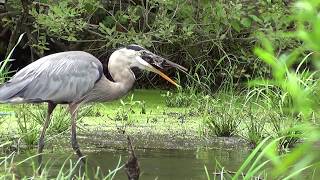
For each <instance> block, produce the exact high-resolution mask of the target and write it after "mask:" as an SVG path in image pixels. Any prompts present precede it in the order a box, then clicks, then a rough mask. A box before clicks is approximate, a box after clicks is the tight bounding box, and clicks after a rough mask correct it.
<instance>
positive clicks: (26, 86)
mask: <svg viewBox="0 0 320 180" xmlns="http://www.w3.org/2000/svg"><path fill="white" fill-rule="evenodd" d="M102 75H103V67H102V64H101V63H100V62H99V60H98V59H97V58H95V57H94V56H92V55H91V54H88V53H85V52H81V51H70V52H63V53H57V54H53V55H49V56H46V57H43V58H41V59H39V60H37V61H35V62H34V63H31V64H30V65H28V66H26V67H25V68H23V69H22V70H20V71H19V72H18V73H17V74H15V75H14V76H13V77H12V78H11V79H10V80H9V81H8V82H7V83H5V84H4V85H3V86H2V87H0V101H7V102H10V101H13V102H14V101H15V100H17V101H20V102H41V101H53V102H57V103H70V102H73V101H76V100H79V98H80V97H82V96H84V95H85V94H86V93H87V92H88V91H90V90H91V89H92V88H93V87H94V84H95V82H96V81H98V80H99V79H100V78H101V76H102ZM4 96H5V97H4Z"/></svg>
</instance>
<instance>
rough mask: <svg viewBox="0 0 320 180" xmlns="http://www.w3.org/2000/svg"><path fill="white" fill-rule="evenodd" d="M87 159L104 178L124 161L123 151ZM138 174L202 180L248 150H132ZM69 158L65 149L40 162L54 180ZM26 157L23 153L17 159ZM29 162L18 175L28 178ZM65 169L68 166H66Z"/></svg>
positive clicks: (145, 178)
mask: <svg viewBox="0 0 320 180" xmlns="http://www.w3.org/2000/svg"><path fill="white" fill-rule="evenodd" d="M84 152H85V154H86V155H87V156H88V158H87V159H88V164H89V166H88V167H89V168H88V170H89V172H91V173H92V174H93V172H94V171H95V169H96V167H97V166H99V167H100V168H101V170H102V171H101V172H102V173H103V174H104V175H106V174H108V170H109V169H110V170H113V169H114V168H115V167H116V166H117V163H118V162H119V158H120V156H121V159H122V160H121V164H124V163H125V162H126V160H127V155H128V153H127V151H124V150H94V151H84ZM135 153H136V155H137V157H138V159H139V162H140V171H141V178H140V179H141V180H150V179H165V180H170V179H174V180H180V179H181V180H184V179H206V173H205V168H204V166H206V167H207V168H208V171H209V173H210V174H212V173H213V172H214V170H215V169H216V167H217V163H216V162H217V161H218V162H219V163H220V164H221V165H223V166H224V167H227V169H228V170H231V171H235V170H237V169H238V168H239V166H240V165H241V162H243V160H244V159H245V157H246V156H247V155H248V151H246V150H240V149H231V150H226V149H211V150H206V149H198V150H150V149H147V150H136V151H135ZM70 156H71V159H72V161H74V162H75V161H76V160H77V159H76V157H75V155H73V154H72V151H71V150H70V151H69V150H68V151H67V152H66V153H62V152H59V153H49V154H45V155H44V162H48V161H50V163H49V164H50V166H51V167H49V171H50V173H49V174H50V176H52V177H55V175H56V174H57V173H58V172H59V170H60V168H61V166H62V164H63V163H64V162H65V160H66V159H68V157H70ZM26 157H28V155H27V154H24V155H20V156H19V157H18V158H19V159H23V158H26ZM31 164H32V163H31V162H30V161H29V162H26V163H24V164H23V165H22V166H20V167H19V168H18V170H17V171H18V174H20V175H28V174H29V173H30V172H32V165H31ZM67 167H69V164H68V165H67ZM115 179H127V177H126V174H125V172H124V169H121V170H120V171H119V172H118V173H117V175H116V176H115Z"/></svg>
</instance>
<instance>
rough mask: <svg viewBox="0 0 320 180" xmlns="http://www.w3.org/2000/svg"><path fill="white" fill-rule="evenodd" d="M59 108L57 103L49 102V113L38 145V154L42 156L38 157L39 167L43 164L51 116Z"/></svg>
mask: <svg viewBox="0 0 320 180" xmlns="http://www.w3.org/2000/svg"><path fill="white" fill-rule="evenodd" d="M56 106H57V104H55V103H52V102H48V112H47V117H46V119H45V122H44V124H43V127H42V131H41V134H40V138H39V143H38V154H40V155H39V156H38V163H39V165H40V164H41V162H42V155H41V153H42V151H43V147H44V136H45V134H46V130H47V128H48V126H49V124H50V118H51V114H52V112H53V110H54V108H55V107H56Z"/></svg>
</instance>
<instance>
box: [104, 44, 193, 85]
mask: <svg viewBox="0 0 320 180" xmlns="http://www.w3.org/2000/svg"><path fill="white" fill-rule="evenodd" d="M111 56H117V58H111V57H110V59H121V60H122V62H123V63H125V64H126V65H127V66H129V67H130V68H134V67H137V68H139V69H142V70H147V71H151V72H154V73H156V74H159V75H160V76H161V77H163V78H164V79H166V80H167V81H169V82H170V83H172V84H174V85H176V86H179V85H178V84H177V83H176V82H174V81H173V80H172V79H171V78H169V77H168V76H167V75H166V74H164V73H163V72H162V71H161V70H165V69H167V68H170V67H173V68H177V69H179V70H182V71H184V72H186V71H187V69H186V68H184V67H182V66H180V65H178V64H176V63H174V62H171V61H169V60H167V59H165V58H162V57H161V56H158V55H156V54H154V53H152V52H150V51H148V50H147V49H145V48H143V47H141V46H139V45H135V44H132V45H129V46H127V47H125V48H120V49H118V50H117V51H115V52H114V53H113V54H112V55H111ZM109 66H110V61H109Z"/></svg>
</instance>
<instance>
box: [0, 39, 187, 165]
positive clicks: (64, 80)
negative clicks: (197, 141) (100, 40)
mask: <svg viewBox="0 0 320 180" xmlns="http://www.w3.org/2000/svg"><path fill="white" fill-rule="evenodd" d="M154 66H155V67H158V68H160V69H163V68H164V67H166V66H171V67H176V68H178V69H180V70H183V71H186V69H185V68H184V67H182V66H180V65H178V64H175V63H173V62H171V61H168V60H166V59H164V58H162V57H160V56H158V55H155V54H154V53H152V52H150V51H148V50H146V49H145V48H143V47H141V46H139V45H129V46H127V47H125V48H120V49H118V50H116V51H115V52H113V53H112V54H111V56H110V58H109V63H108V70H109V73H110V75H111V76H112V79H113V81H112V80H109V79H107V78H106V76H105V75H104V74H103V65H102V64H101V62H100V61H99V60H98V59H97V58H96V57H94V56H93V55H91V54H89V53H86V52H83V51H68V52H61V53H56V54H51V55H48V56H45V57H43V58H40V59H39V60H37V61H35V62H33V63H31V64H29V65H28V66H26V67H25V68H23V69H21V70H20V71H18V72H17V73H16V74H15V75H14V76H13V77H12V78H11V79H10V80H9V81H7V82H6V83H4V84H3V85H1V86H0V102H1V103H41V102H47V103H48V113H47V117H46V119H45V122H44V125H43V129H42V131H41V134H40V138H39V143H38V153H39V154H41V153H42V151H43V147H44V136H45V133H46V129H47V128H48V126H49V123H50V117H51V114H52V112H53V110H54V108H55V107H56V106H57V104H69V111H70V114H71V143H72V148H73V150H74V151H75V152H76V154H77V155H78V156H79V158H82V157H83V155H82V153H81V151H80V148H79V145H78V142H77V138H76V118H77V117H76V116H77V109H78V106H79V105H80V104H82V103H88V102H103V101H112V100H115V99H118V98H120V97H122V96H124V95H125V94H127V93H128V91H129V90H130V89H131V88H132V86H133V84H134V82H135V75H134V73H133V72H132V70H131V68H134V67H138V68H139V69H142V70H148V71H152V72H154V73H157V74H159V75H160V76H162V77H163V78H164V79H166V80H168V81H169V82H171V83H172V84H174V85H176V86H178V85H177V84H176V83H175V82H174V81H173V80H171V79H170V78H169V77H168V76H166V75H165V74H164V73H162V72H161V71H159V70H158V69H157V68H155V67H154ZM41 160H42V156H41V155H39V157H38V161H39V163H41Z"/></svg>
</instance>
